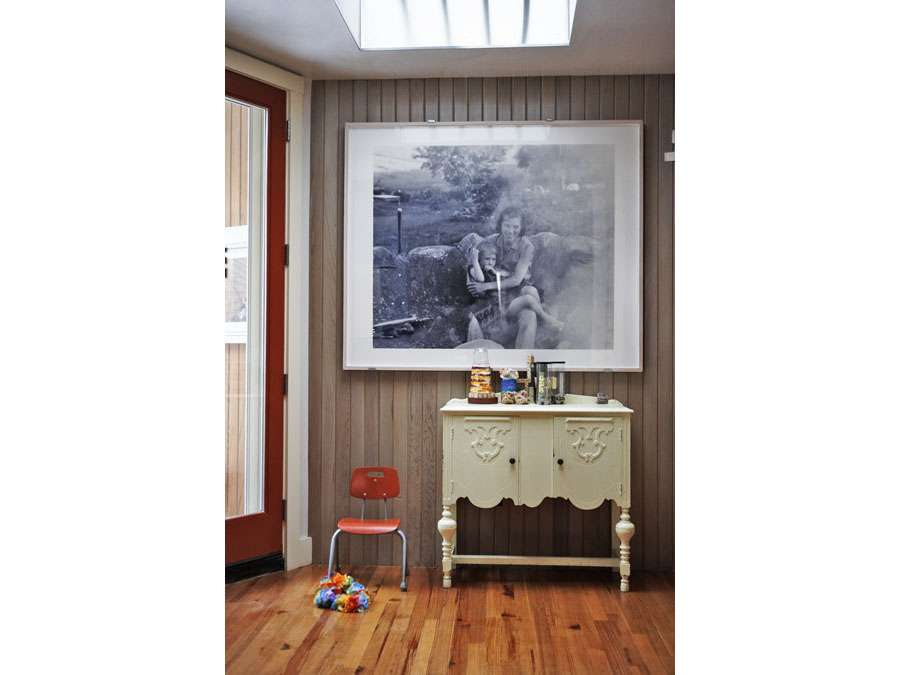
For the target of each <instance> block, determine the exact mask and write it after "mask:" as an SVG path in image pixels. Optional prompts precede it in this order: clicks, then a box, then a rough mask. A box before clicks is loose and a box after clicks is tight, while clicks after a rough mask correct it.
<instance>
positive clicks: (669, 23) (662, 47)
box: [225, 0, 675, 80]
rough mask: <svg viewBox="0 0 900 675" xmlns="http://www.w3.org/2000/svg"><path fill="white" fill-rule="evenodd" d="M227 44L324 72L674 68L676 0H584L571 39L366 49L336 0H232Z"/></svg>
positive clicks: (321, 75)
mask: <svg viewBox="0 0 900 675" xmlns="http://www.w3.org/2000/svg"><path fill="white" fill-rule="evenodd" d="M225 44H226V46H228V47H231V48H232V49H237V50H239V51H242V52H245V53H247V54H250V55H251V56H255V57H257V58H259V59H262V60H264V61H268V62H269V63H273V64H275V65H277V66H281V67H282V68H285V69H287V70H291V71H293V72H295V73H300V74H301V75H305V76H307V77H311V78H313V79H317V80H328V79H354V78H355V79H378V78H407V77H472V76H482V77H501V76H520V75H626V74H628V75H640V74H644V73H674V72H675V0H579V2H578V7H577V9H576V10H575V24H574V26H573V28H572V43H571V45H570V46H569V47H526V48H509V49H452V50H451V49H430V50H415V51H396V52H394V51H390V52H387V51H386V52H371V51H369V52H361V51H359V49H358V48H357V46H356V43H355V42H354V41H353V37H352V36H351V35H350V31H349V30H348V29H347V26H346V24H345V23H344V20H343V19H342V17H341V14H340V12H339V11H338V9H337V7H336V6H335V4H334V1H333V0H225Z"/></svg>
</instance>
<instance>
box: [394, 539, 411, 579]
mask: <svg viewBox="0 0 900 675" xmlns="http://www.w3.org/2000/svg"><path fill="white" fill-rule="evenodd" d="M397 534H399V535H400V538H401V539H402V540H403V566H402V567H401V568H400V590H401V591H405V590H406V577H407V576H408V574H409V572H407V571H406V535H405V534H403V530H397Z"/></svg>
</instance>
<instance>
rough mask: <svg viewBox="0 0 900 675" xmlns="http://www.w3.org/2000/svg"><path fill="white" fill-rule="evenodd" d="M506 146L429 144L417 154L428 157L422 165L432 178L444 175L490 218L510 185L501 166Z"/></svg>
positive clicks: (479, 211) (477, 213) (482, 215)
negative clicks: (501, 170) (499, 169)
mask: <svg viewBox="0 0 900 675" xmlns="http://www.w3.org/2000/svg"><path fill="white" fill-rule="evenodd" d="M508 150H509V146H505V145H475V146H456V145H425V146H421V147H418V148H416V150H415V152H414V153H413V157H414V158H416V159H422V160H424V161H423V162H422V168H423V169H426V170H427V171H430V172H431V176H432V178H436V177H438V176H441V177H442V178H443V179H444V180H445V181H446V182H447V183H449V184H450V185H452V186H453V187H455V188H457V189H459V190H462V192H463V195H464V196H465V200H466V201H467V202H471V203H472V204H473V205H474V207H475V213H476V215H477V216H478V217H481V218H485V217H489V216H490V215H491V213H493V211H494V209H495V208H496V206H497V202H498V201H499V200H500V195H501V193H502V192H503V190H504V189H505V188H506V187H507V181H506V178H504V177H503V176H501V175H499V174H498V172H497V165H498V164H500V163H501V162H502V161H503V160H504V159H505V158H506V153H507V152H508Z"/></svg>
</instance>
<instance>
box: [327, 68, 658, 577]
mask: <svg viewBox="0 0 900 675" xmlns="http://www.w3.org/2000/svg"><path fill="white" fill-rule="evenodd" d="M311 105H312V118H311V152H310V163H311V166H310V180H311V186H310V200H311V203H310V209H311V212H310V245H311V247H310V254H311V260H310V353H309V356H310V360H309V363H310V374H309V384H310V401H309V426H310V432H309V458H310V459H309V468H310V479H309V480H310V510H309V518H310V535H311V537H312V539H313V561H314V562H317V563H323V562H327V560H328V546H329V539H330V536H331V533H332V532H333V531H334V528H335V524H336V522H337V519H338V518H340V517H342V516H345V515H351V507H352V512H353V513H357V512H358V509H359V505H358V502H356V500H353V501H354V502H355V503H353V504H351V499H350V496H349V493H348V484H349V476H350V471H351V470H352V468H353V467H355V466H361V465H364V464H367V463H368V464H378V463H381V464H387V465H393V466H395V467H396V468H397V469H398V470H399V472H400V482H401V486H400V487H401V496H400V498H399V499H397V500H394V501H395V503H394V506H393V509H394V515H395V516H398V517H399V518H401V520H402V527H403V529H404V531H405V532H406V534H407V538H408V540H409V564H410V565H414V566H419V565H424V566H433V565H437V564H438V563H439V561H440V537H439V536H438V534H437V529H436V524H437V520H438V518H439V516H440V500H441V495H440V489H439V486H440V484H441V462H440V456H441V448H440V443H441V416H440V413H439V412H438V409H439V408H440V407H441V406H442V405H443V404H444V402H445V401H446V400H447V399H449V398H453V397H457V398H459V397H463V396H465V393H466V388H467V379H466V378H467V373H464V372H453V373H448V372H408V371H396V372H388V371H379V372H364V371H345V370H343V369H342V367H341V364H342V353H341V350H342V330H343V314H342V311H343V308H342V301H343V292H344V289H343V250H344V249H343V247H344V236H345V233H344V230H343V220H344V213H343V211H344V209H343V203H344V192H343V185H344V179H343V176H344V133H343V129H344V124H345V123H346V122H408V121H413V122H416V121H419V122H423V121H425V120H428V119H434V120H438V121H477V120H484V121H494V120H498V121H508V120H512V121H519V120H540V119H546V118H548V117H550V118H554V119H560V120H563V119H572V120H582V119H584V120H605V119H642V120H643V121H644V229H643V247H644V259H643V275H644V288H643V298H644V307H643V332H644V335H643V341H644V355H643V359H644V370H643V372H641V373H615V374H606V373H589V372H579V373H571V374H570V379H569V391H570V392H571V393H584V394H593V393H596V392H597V391H604V392H606V393H607V394H611V395H612V396H614V397H615V398H617V399H619V400H621V401H622V402H623V403H625V404H626V405H628V406H629V407H631V408H633V409H634V410H635V414H634V416H633V418H632V519H633V522H634V523H635V525H636V528H637V530H636V534H635V536H634V539H633V540H632V542H631V545H632V564H633V565H635V567H637V568H640V569H650V570H660V569H662V570H665V569H674V567H675V546H674V544H675V533H674V518H673V511H674V382H673V366H674V363H673V361H674V342H673V327H674V293H673V283H674V164H673V163H671V162H664V161H663V153H665V152H667V151H672V150H674V146H673V144H672V143H671V137H672V129H673V128H674V126H675V77H674V75H634V76H627V75H626V76H589V77H498V78H493V77H491V78H480V77H479V78H453V79H438V78H432V79H410V80H354V81H332V80H329V81H315V82H313V85H312V97H311ZM458 519H459V523H460V534H459V536H458V538H457V539H458V541H457V545H458V550H459V552H460V553H463V552H465V553H473V552H479V553H484V554H489V553H498V554H542V555H549V554H553V555H572V556H582V555H584V556H598V555H599V556H605V555H609V550H610V536H611V532H610V506H609V505H608V504H606V505H604V506H602V507H600V508H599V509H594V510H593V511H579V510H578V509H576V508H574V507H572V506H570V505H569V503H568V502H567V501H565V500H559V499H557V500H549V499H548V500H544V502H543V504H541V505H540V506H538V507H536V508H529V507H525V506H513V505H512V504H511V503H509V502H508V501H505V502H503V503H501V504H500V505H498V506H496V507H495V508H493V509H476V508H474V507H472V506H471V505H470V504H468V503H467V502H463V503H460V504H459V509H458ZM397 539H398V538H397V537H347V538H346V539H345V541H346V544H345V545H344V546H343V547H342V549H341V553H340V558H341V562H343V563H345V564H349V565H361V564H394V565H397V564H399V563H400V548H399V541H397ZM363 540H365V541H363Z"/></svg>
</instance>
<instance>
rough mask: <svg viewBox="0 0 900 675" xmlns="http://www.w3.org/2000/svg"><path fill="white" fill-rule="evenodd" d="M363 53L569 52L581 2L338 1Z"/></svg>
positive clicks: (544, 0) (462, 0)
mask: <svg viewBox="0 0 900 675" xmlns="http://www.w3.org/2000/svg"><path fill="white" fill-rule="evenodd" d="M334 2H335V4H336V5H337V7H338V9H339V10H340V11H341V14H342V15H343V17H344V21H345V22H346V23H347V27H348V28H349V29H350V33H351V34H352V35H353V39H354V40H356V44H357V45H358V46H359V48H360V49H362V50H382V49H448V48H456V47H469V48H485V47H556V46H568V44H569V40H570V39H571V37H572V21H573V19H574V18H575V5H576V3H577V0H334Z"/></svg>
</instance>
